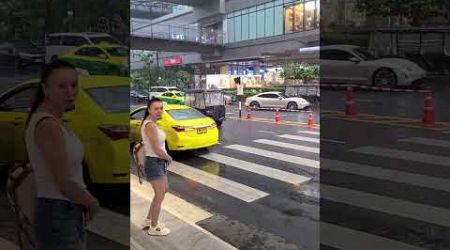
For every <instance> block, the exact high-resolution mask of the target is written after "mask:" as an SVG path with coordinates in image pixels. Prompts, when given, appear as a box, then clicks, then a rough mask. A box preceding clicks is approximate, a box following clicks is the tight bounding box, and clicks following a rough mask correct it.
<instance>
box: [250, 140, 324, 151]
mask: <svg viewBox="0 0 450 250" xmlns="http://www.w3.org/2000/svg"><path fill="white" fill-rule="evenodd" d="M253 141H254V142H257V143H261V144H266V145H270V146H276V147H281V148H288V149H293V150H297V151H303V152H309V153H315V154H319V153H320V149H319V148H316V147H308V146H302V145H297V144H292V143H286V142H280V141H273V140H268V139H258V140H253Z"/></svg>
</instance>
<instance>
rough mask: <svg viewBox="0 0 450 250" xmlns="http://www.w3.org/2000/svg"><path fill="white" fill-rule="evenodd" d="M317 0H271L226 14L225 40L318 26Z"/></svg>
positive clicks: (244, 38)
mask: <svg viewBox="0 0 450 250" xmlns="http://www.w3.org/2000/svg"><path fill="white" fill-rule="evenodd" d="M319 12H320V0H302V1H298V0H275V1H272V2H269V3H266V4H262V5H257V6H253V7H250V8H246V9H242V10H238V11H235V12H231V13H228V14H227V16H226V19H225V20H224V22H223V24H224V25H223V27H224V31H225V43H233V42H241V41H247V40H253V39H259V38H263V37H271V36H278V35H282V34H288V33H294V32H302V31H307V30H312V29H316V28H318V27H319Z"/></svg>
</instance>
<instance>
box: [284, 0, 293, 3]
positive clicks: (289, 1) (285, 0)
mask: <svg viewBox="0 0 450 250" xmlns="http://www.w3.org/2000/svg"><path fill="white" fill-rule="evenodd" d="M294 1H295V0H284V3H292V2H294Z"/></svg>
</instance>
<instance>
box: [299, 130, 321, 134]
mask: <svg viewBox="0 0 450 250" xmlns="http://www.w3.org/2000/svg"><path fill="white" fill-rule="evenodd" d="M297 133H299V134H310V135H320V132H316V131H307V130H300V131H297Z"/></svg>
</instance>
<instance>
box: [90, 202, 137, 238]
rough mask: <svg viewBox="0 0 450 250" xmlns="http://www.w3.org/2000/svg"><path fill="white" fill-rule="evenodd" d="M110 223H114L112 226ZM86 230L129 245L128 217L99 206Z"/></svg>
mask: <svg viewBox="0 0 450 250" xmlns="http://www.w3.org/2000/svg"><path fill="white" fill-rule="evenodd" d="M111 225H114V226H113V227H112V226H111ZM87 230H88V231H91V232H93V233H96V234H98V235H100V236H103V237H105V238H107V239H110V240H112V241H115V242H118V243H120V244H122V245H125V246H129V245H130V217H129V216H125V215H123V214H120V213H117V212H113V211H111V210H108V209H104V208H100V211H99V212H98V214H97V215H96V216H95V217H94V219H93V220H92V221H91V222H90V223H89V224H88V226H87Z"/></svg>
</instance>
